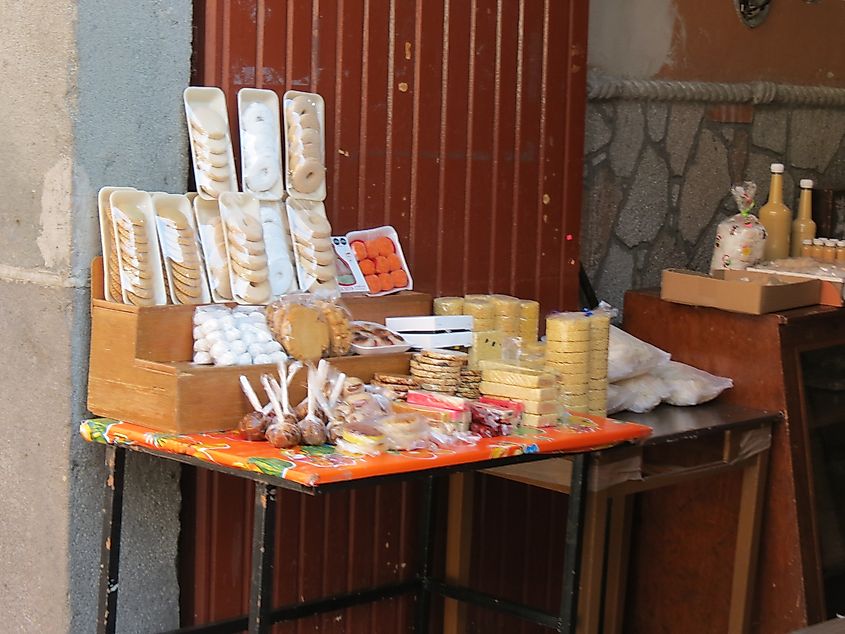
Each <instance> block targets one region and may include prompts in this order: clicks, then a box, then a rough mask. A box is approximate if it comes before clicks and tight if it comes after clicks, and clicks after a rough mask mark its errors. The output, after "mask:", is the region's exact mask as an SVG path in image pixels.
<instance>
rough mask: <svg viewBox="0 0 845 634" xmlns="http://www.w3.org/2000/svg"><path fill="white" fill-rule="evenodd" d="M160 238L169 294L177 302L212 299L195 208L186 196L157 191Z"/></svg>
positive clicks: (207, 301) (155, 196)
mask: <svg viewBox="0 0 845 634" xmlns="http://www.w3.org/2000/svg"><path fill="white" fill-rule="evenodd" d="M152 202H153V208H154V209H155V214H156V222H157V223H158V238H159V244H160V246H161V253H162V255H163V257H164V270H165V272H166V274H167V284H168V288H169V291H170V292H169V295H170V298H171V300H172V301H173V303H175V304H207V303H209V302H210V301H211V294H210V293H209V290H208V281H207V279H206V271H205V266H204V264H203V259H202V254H201V252H200V246H199V241H198V240H199V238H198V235H197V227H196V222H195V220H194V213H193V208H192V205H191V202H190V200H188V197H187V196H182V195H178V194H154V195H153V197H152Z"/></svg>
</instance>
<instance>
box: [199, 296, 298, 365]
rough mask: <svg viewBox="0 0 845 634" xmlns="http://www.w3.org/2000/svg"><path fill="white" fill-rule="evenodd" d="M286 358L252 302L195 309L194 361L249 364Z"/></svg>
mask: <svg viewBox="0 0 845 634" xmlns="http://www.w3.org/2000/svg"><path fill="white" fill-rule="evenodd" d="M285 359H287V355H286V354H285V353H284V352H283V351H282V346H281V344H279V343H278V342H277V341H274V340H273V335H272V334H271V333H270V329H269V328H268V326H267V320H266V318H265V316H264V313H263V312H262V311H261V310H259V309H257V308H253V307H251V306H243V307H237V308H235V309H230V308H229V307H227V306H199V307H197V308H196V310H195V311H194V363H202V364H212V363H213V364H214V365H250V364H253V363H254V364H262V363H279V362H281V361H284V360H285Z"/></svg>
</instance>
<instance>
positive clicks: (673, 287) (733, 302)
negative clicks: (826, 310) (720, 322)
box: [660, 269, 821, 315]
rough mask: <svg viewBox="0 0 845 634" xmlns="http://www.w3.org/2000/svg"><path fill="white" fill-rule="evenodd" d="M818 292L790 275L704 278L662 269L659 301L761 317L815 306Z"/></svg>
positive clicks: (730, 274)
mask: <svg viewBox="0 0 845 634" xmlns="http://www.w3.org/2000/svg"><path fill="white" fill-rule="evenodd" d="M820 292H821V291H820V283H819V281H818V280H814V279H803V278H798V277H795V276H790V275H775V274H767V273H761V272H755V271H752V272H749V271H730V270H728V271H716V272H714V273H713V275H705V274H703V273H697V272H695V271H685V270H680V269H666V270H664V271H663V284H662V287H661V290H660V297H661V298H662V299H665V300H667V301H670V302H677V303H678V304H690V305H692V306H710V307H712V308H721V309H723V310H730V311H733V312H736V313H748V314H751V315H761V314H763V313H771V312H774V311H778V310H787V309H790V308H798V307H800V306H811V305H814V304H818V303H819V296H820Z"/></svg>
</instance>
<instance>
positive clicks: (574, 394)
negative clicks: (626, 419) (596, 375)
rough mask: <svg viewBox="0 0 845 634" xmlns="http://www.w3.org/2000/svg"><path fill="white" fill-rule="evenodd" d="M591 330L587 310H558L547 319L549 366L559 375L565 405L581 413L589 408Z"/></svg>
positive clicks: (547, 361)
mask: <svg viewBox="0 0 845 634" xmlns="http://www.w3.org/2000/svg"><path fill="white" fill-rule="evenodd" d="M590 330H591V329H590V320H589V319H588V318H587V316H586V315H585V314H584V313H578V312H570V313H555V314H553V315H550V316H549V317H548V318H547V319H546V368H547V369H548V370H549V371H550V372H553V373H554V374H556V375H557V377H558V383H559V385H560V391H561V393H560V396H561V402H562V404H563V406H564V407H565V408H567V409H570V410H575V411H579V412H586V411H587V410H588V409H589V401H588V397H587V391H588V389H589V386H590V366H589V360H590V346H591V343H590Z"/></svg>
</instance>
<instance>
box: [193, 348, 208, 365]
mask: <svg viewBox="0 0 845 634" xmlns="http://www.w3.org/2000/svg"><path fill="white" fill-rule="evenodd" d="M194 363H202V364H203V365H208V364H209V363H211V355H210V354H208V353H207V352H202V351H200V352H197V353H196V354H195V355H194Z"/></svg>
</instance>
